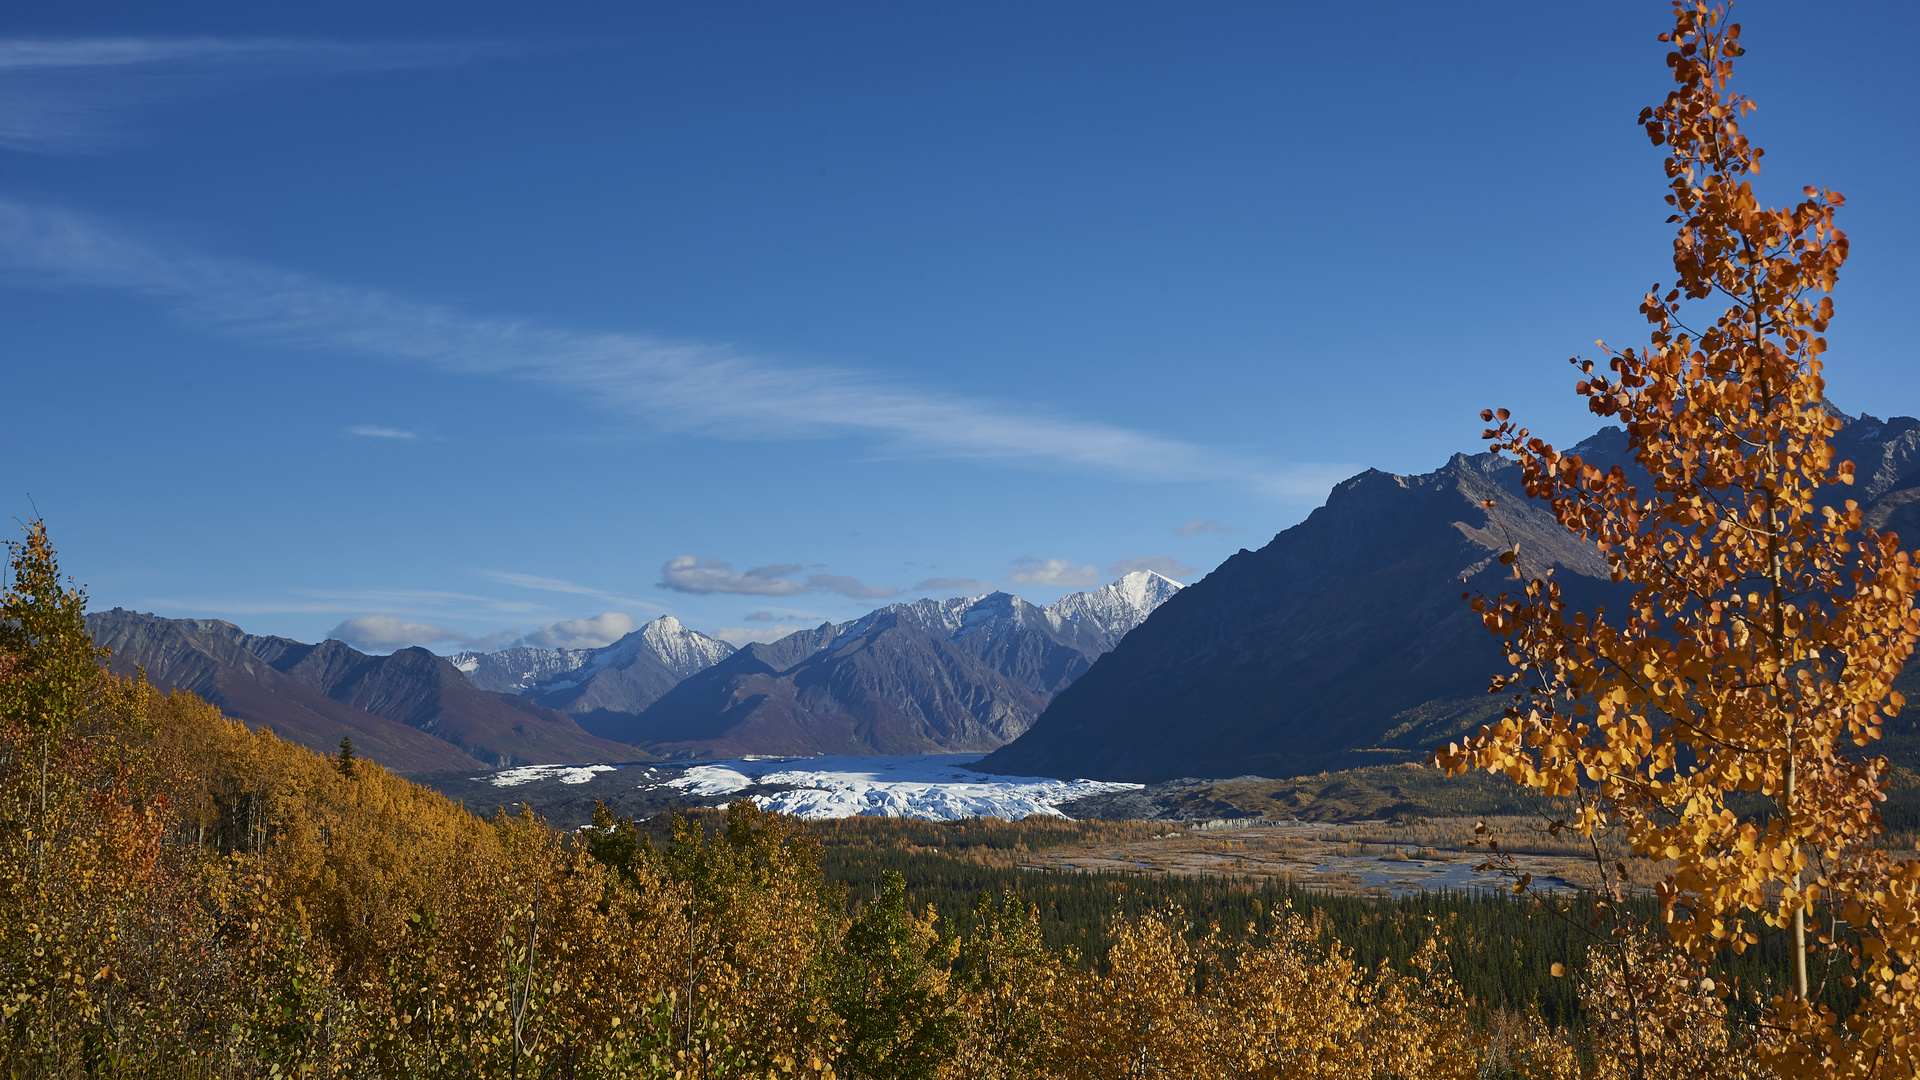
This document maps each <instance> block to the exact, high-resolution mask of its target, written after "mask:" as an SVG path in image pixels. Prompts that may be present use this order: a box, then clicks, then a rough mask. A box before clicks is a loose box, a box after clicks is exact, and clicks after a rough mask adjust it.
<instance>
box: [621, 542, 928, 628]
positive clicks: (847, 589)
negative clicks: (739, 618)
mask: <svg viewBox="0 0 1920 1080" xmlns="http://www.w3.org/2000/svg"><path fill="white" fill-rule="evenodd" d="M800 570H801V566H800V564H799V563H774V564H772V565H770V566H755V567H752V568H750V569H747V570H739V571H736V570H734V568H733V564H732V563H730V562H728V561H726V560H725V559H717V558H711V557H709V558H700V557H698V556H695V555H679V556H675V557H674V558H671V559H668V560H667V562H666V565H664V566H662V567H661V568H660V583H659V587H660V588H662V589H672V590H673V591H674V592H683V593H700V594H707V593H731V594H733V595H736V596H799V595H800V594H801V593H814V592H827V593H838V594H840V595H841V596H845V597H848V598H850V599H854V600H885V599H888V598H890V597H894V596H898V595H900V590H899V589H896V588H893V587H891V586H887V585H868V584H866V583H865V582H863V581H861V580H860V579H859V578H851V577H848V576H846V575H845V574H808V575H807V576H806V578H805V579H803V580H796V579H795V578H794V577H793V576H792V575H794V574H797V573H799V572H800ZM769 617H771V616H769ZM748 618H749V619H752V618H753V616H751V615H749V616H748Z"/></svg>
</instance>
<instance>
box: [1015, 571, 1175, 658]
mask: <svg viewBox="0 0 1920 1080" xmlns="http://www.w3.org/2000/svg"><path fill="white" fill-rule="evenodd" d="M1182 588H1184V586H1182V585H1181V584H1180V583H1179V582H1177V581H1175V580H1173V579H1172V578H1169V577H1162V576H1161V575H1159V574H1156V573H1154V572H1153V571H1151V570H1135V571H1134V572H1133V573H1131V574H1128V575H1126V576H1125V577H1122V578H1121V579H1120V580H1119V581H1116V582H1114V583H1113V584H1111V585H1104V586H1102V587H1100V588H1098V589H1095V590H1094V591H1092V592H1083V593H1074V594H1073V595H1071V596H1063V597H1061V598H1060V599H1059V600H1058V601H1056V602H1054V603H1052V604H1049V605H1048V606H1047V607H1046V608H1044V609H1043V610H1044V611H1045V612H1046V613H1047V618H1048V619H1050V620H1052V621H1053V624H1054V625H1055V626H1060V625H1062V624H1065V623H1078V622H1092V623H1094V624H1096V625H1097V626H1099V628H1100V629H1101V630H1104V631H1106V632H1107V633H1109V634H1112V635H1113V638H1114V640H1115V641H1118V640H1119V639H1120V638H1122V637H1125V636H1126V634H1127V631H1129V630H1131V629H1133V628H1134V627H1136V626H1139V625H1140V624H1141V623H1143V622H1146V621H1147V616H1149V615H1151V614H1153V609H1155V608H1157V607H1159V606H1160V605H1161V604H1164V603H1166V602H1167V601H1168V600H1170V599H1172V598H1173V594H1174V593H1177V592H1179V591H1180V590H1181V589H1182Z"/></svg>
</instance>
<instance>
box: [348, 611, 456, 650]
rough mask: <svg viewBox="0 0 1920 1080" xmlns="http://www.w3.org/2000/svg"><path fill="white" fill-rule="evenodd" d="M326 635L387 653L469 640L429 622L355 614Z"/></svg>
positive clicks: (359, 646)
mask: <svg viewBox="0 0 1920 1080" xmlns="http://www.w3.org/2000/svg"><path fill="white" fill-rule="evenodd" d="M327 636H328V637H330V638H335V639H337V640H340V641H344V642H346V643H347V644H349V645H351V646H353V647H354V648H356V649H359V650H360V651H361V652H369V653H390V652H393V651H394V650H396V649H406V648H411V647H413V646H415V645H440V644H445V643H447V642H453V643H455V644H460V645H464V644H467V643H468V642H469V641H471V640H472V639H471V638H469V637H467V635H465V634H463V633H461V632H460V631H458V630H449V629H447V628H446V627H444V626H435V625H433V624H432V623H418V622H408V621H407V620H405V619H397V618H395V617H393V616H392V615H356V616H354V617H353V618H351V619H343V620H342V621H341V623H340V625H338V626H336V627H334V628H333V629H332V630H329V631H327Z"/></svg>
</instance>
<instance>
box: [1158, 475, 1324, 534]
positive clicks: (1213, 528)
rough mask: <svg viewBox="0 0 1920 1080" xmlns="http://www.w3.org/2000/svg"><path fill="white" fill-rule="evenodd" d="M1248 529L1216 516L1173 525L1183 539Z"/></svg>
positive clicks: (1174, 531)
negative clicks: (1229, 523)
mask: <svg viewBox="0 0 1920 1080" xmlns="http://www.w3.org/2000/svg"><path fill="white" fill-rule="evenodd" d="M1339 468H1345V466H1339ZM1339 479H1341V478H1339V477H1336V478H1334V479H1333V480H1329V481H1328V485H1329V486H1331V485H1332V484H1333V483H1335V482H1336V481H1337V480H1339ZM1246 531H1247V530H1246V527H1245V526H1242V525H1222V524H1220V522H1219V520H1218V519H1216V518H1208V519H1207V520H1205V521H1201V520H1200V519H1199V518H1193V519H1191V520H1190V521H1188V522H1187V523H1186V524H1185V525H1175V526H1174V527H1173V534H1174V535H1175V536H1178V537H1179V538H1180V539H1182V540H1185V539H1187V538H1188V537H1192V536H1198V535H1200V534H1201V533H1223V534H1224V533H1243V532H1246Z"/></svg>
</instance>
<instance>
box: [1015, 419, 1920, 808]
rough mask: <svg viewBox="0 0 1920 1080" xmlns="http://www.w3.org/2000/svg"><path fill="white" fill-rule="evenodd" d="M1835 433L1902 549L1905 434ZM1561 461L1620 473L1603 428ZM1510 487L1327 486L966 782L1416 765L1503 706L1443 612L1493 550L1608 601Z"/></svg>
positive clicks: (1156, 619) (1467, 626)
mask: <svg viewBox="0 0 1920 1080" xmlns="http://www.w3.org/2000/svg"><path fill="white" fill-rule="evenodd" d="M1837 415H1838V414H1837ZM1845 419H1846V424H1845V426H1844V427H1843V429H1842V430H1841V431H1840V433H1839V434H1838V435H1837V436H1836V437H1835V439H1834V446H1835V449H1836V451H1837V452H1838V454H1839V455H1840V457H1842V458H1846V459H1851V460H1852V461H1854V462H1855V464H1856V466H1857V476H1858V478H1857V480H1856V482H1855V485H1854V487H1853V488H1852V489H1851V490H1850V491H1848V492H1846V494H1845V497H1849V498H1853V499H1856V500H1858V501H1859V502H1860V504H1861V506H1862V507H1863V508H1864V509H1865V511H1866V514H1865V516H1866V518H1867V520H1868V521H1869V522H1870V523H1871V524H1873V525H1874V526H1875V527H1877V528H1881V529H1891V530H1893V531H1896V532H1898V533H1900V534H1901V536H1902V537H1904V538H1906V543H1907V546H1908V547H1910V548H1911V547H1913V546H1914V543H1913V542H1914V541H1916V540H1920V421H1917V420H1914V419H1913V418H1911V417H1899V418H1896V419H1893V420H1886V421H1882V420H1879V419H1876V418H1874V417H1871V416H1861V417H1847V418H1845ZM1574 452H1576V453H1579V454H1581V455H1582V456H1584V457H1585V458H1586V459H1587V460H1588V461H1589V462H1590V463H1592V464H1595V465H1598V466H1600V467H1601V468H1607V467H1609V466H1611V465H1616V464H1617V465H1620V466H1621V467H1622V468H1623V469H1624V470H1626V471H1627V472H1628V473H1629V475H1630V476H1631V475H1632V474H1634V473H1636V472H1638V468H1637V466H1636V465H1635V464H1634V463H1633V462H1632V460H1631V458H1630V457H1629V455H1628V446H1627V441H1626V435H1625V433H1624V432H1622V431H1621V430H1620V429H1618V428H1608V429H1605V430H1603V431H1601V432H1600V433H1599V434H1597V435H1595V436H1594V437H1593V438H1591V439H1588V440H1587V441H1585V442H1583V443H1581V444H1580V445H1579V446H1577V447H1575V448H1574ZM1641 475H1642V476H1644V474H1641ZM1519 478H1520V469H1519V466H1517V465H1515V464H1513V463H1512V462H1510V461H1506V460H1504V459H1501V458H1499V457H1496V456H1494V455H1491V454H1480V455H1474V456H1468V455H1455V456H1454V457H1453V459H1452V460H1450V461H1449V462H1447V464H1446V465H1444V466H1443V467H1441V468H1440V469H1438V470H1436V471H1434V472H1430V473H1426V474H1423V475H1418V476H1398V475H1393V474H1390V473H1385V472H1380V471H1377V470H1369V471H1367V472H1364V473H1361V474H1360V475H1358V476H1355V477H1353V478H1351V479H1349V480H1346V481H1344V482H1342V483H1340V484H1339V485H1337V486H1335V488H1334V489H1333V491H1332V493H1331V494H1330V495H1329V496H1328V498H1327V501H1326V504H1325V505H1324V506H1322V507H1320V508H1319V509H1317V510H1315V511H1314V512H1313V513H1312V514H1310V515H1308V517H1307V519H1306V520H1305V521H1302V522H1301V523H1300V524H1298V525H1295V526H1293V527H1292V528H1290V529H1287V530H1286V531H1284V532H1282V533H1280V534H1279V535H1277V536H1275V537H1274V538H1273V541H1272V542H1271V543H1269V544H1267V545H1266V546H1265V547H1262V548H1260V549H1259V550H1258V551H1248V550H1245V549H1242V550H1241V551H1240V552H1239V553H1238V554H1236V555H1234V556H1232V557H1231V558H1229V559H1228V560H1227V561H1226V562H1225V563H1223V564H1222V565H1221V566H1220V567H1219V568H1217V569H1215V570H1214V571H1213V572H1212V573H1210V574H1208V575H1207V576H1206V577H1205V578H1203V579H1201V580H1200V581H1198V582H1195V583H1194V584H1193V585H1191V586H1189V587H1187V588H1185V589H1182V590H1181V591H1180V593H1179V595H1177V596H1174V597H1173V598H1172V599H1170V600H1169V601H1168V602H1167V603H1166V604H1165V605H1164V606H1163V607H1161V608H1160V609H1159V610H1158V611H1156V612H1154V614H1153V617H1152V618H1151V619H1148V620H1147V621H1146V622H1145V624H1143V625H1142V626H1141V627H1140V628H1139V629H1137V630H1135V631H1134V632H1133V633H1131V634H1129V635H1127V637H1126V638H1125V640H1123V641H1121V642H1120V643H1119V645H1118V647H1117V648H1115V649H1114V650H1113V651H1112V652H1109V653H1107V654H1106V655H1104V656H1102V657H1100V659H1099V661H1098V662H1096V663H1095V664H1094V665H1093V666H1092V668H1091V669H1090V670H1089V671H1088V672H1087V673H1086V674H1085V675H1083V676H1082V677H1080V678H1079V679H1077V680H1075V681H1074V683H1073V685H1071V686H1069V687H1067V688H1066V689H1065V690H1064V691H1063V692H1061V693H1060V695H1059V696H1058V697H1057V698H1055V699H1054V700H1053V702H1052V703H1051V704H1050V705H1049V706H1048V707H1047V709H1046V711H1045V712H1044V713H1043V714H1042V715H1041V717H1040V718H1039V720H1038V721H1037V722H1036V723H1035V724H1034V725H1033V727H1032V729H1031V730H1029V731H1028V732H1027V733H1026V734H1024V735H1023V736H1021V737H1020V738H1019V739H1018V740H1017V741H1015V742H1013V743H1012V744H1011V745H1008V746H1005V747H1003V748H1001V749H999V750H997V751H995V752H994V753H992V754H991V755H989V756H988V757H987V758H986V759H985V760H984V761H983V762H982V764H981V767H982V768H984V769H988V770H991V771H995V772H1003V773H1013V774H1021V775H1040V776H1057V777H1082V776H1084V777H1093V778H1097V779H1103V780H1131V781H1141V782H1152V781H1157V780H1167V779H1172V778H1176V777H1184V776H1195V777H1208V776H1211V777H1222V776H1239V775H1245V774H1258V775H1261V776H1269V777H1289V776H1297V775H1302V774H1306V773H1312V772H1319V771H1323V770H1328V769H1337V768H1346V767H1350V766H1356V765H1362V764H1369V763H1379V762H1392V761H1404V760H1418V759H1419V758H1421V757H1423V756H1424V755H1425V752H1426V750H1427V749H1428V748H1429V747H1431V746H1434V745H1436V744H1438V743H1443V742H1445V741H1446V740H1447V739H1449V738H1452V737H1455V736H1457V735H1459V734H1461V733H1463V732H1466V731H1470V730H1472V729H1474V728H1475V727H1477V726H1478V725H1479V724H1480V723H1482V722H1484V720H1485V719H1486V718H1488V717H1490V716H1493V715H1496V714H1498V712H1499V711H1500V709H1501V708H1502V707H1503V705H1504V704H1505V698H1503V697H1496V696H1492V695H1489V694H1487V693H1486V692H1485V690H1486V686H1487V682H1488V679H1489V677H1490V676H1492V675H1493V674H1494V673H1495V672H1497V671H1501V670H1504V664H1503V661H1502V659H1501V655H1500V650H1499V648H1498V647H1497V643H1496V641H1495V639H1494V638H1493V637H1492V636H1491V635H1489V634H1488V633H1487V632H1486V631H1485V630H1484V629H1483V628H1482V627H1481V625H1480V622H1479V619H1478V617H1477V616H1475V615H1474V614H1473V613H1472V612H1471V611H1470V610H1469V609H1468V607H1467V605H1466V604H1465V603H1463V602H1462V601H1461V597H1460V594H1461V593H1462V592H1463V591H1465V590H1478V591H1480V592H1482V593H1485V594H1487V595H1489V596H1491V595H1494V594H1497V593H1499V592H1500V591H1501V590H1503V589H1505V588H1508V587H1509V586H1510V584H1511V582H1512V578H1513V573H1512V569H1511V568H1509V567H1505V566H1502V565H1501V564H1500V563H1499V562H1498V561H1497V556H1498V555H1499V553H1500V552H1501V551H1502V550H1504V549H1505V548H1506V547H1508V546H1509V545H1510V544H1511V543H1512V542H1515V541H1518V542H1519V545H1520V571H1521V573H1522V574H1524V575H1525V576H1527V577H1533V576H1536V575H1539V574H1541V573H1543V572H1544V571H1546V570H1548V569H1553V570H1554V571H1555V572H1556V578H1555V579H1556V580H1557V581H1558V582H1559V583H1560V586H1561V588H1562V590H1563V592H1564V594H1565V596H1566V599H1567V603H1568V606H1569V608H1571V609H1574V610H1583V609H1591V608H1592V607H1594V606H1596V605H1601V604H1605V603H1607V602H1608V601H1609V600H1617V599H1618V598H1619V597H1620V596H1621V595H1623V593H1622V592H1621V588H1622V587H1621V586H1616V585H1613V584H1612V583H1611V582H1610V581H1609V580H1608V574H1607V570H1606V566H1605V563H1604V561H1603V560H1602V558H1601V556H1600V553H1599V552H1598V550H1597V549H1595V548H1594V547H1593V546H1591V545H1589V544H1586V543H1584V542H1582V541H1579V540H1577V539H1576V538H1575V537H1573V536H1572V535H1571V534H1569V533H1567V532H1566V531H1565V530H1564V529H1562V528H1560V526H1559V525H1558V524H1557V523H1556V522H1555V521H1554V519H1553V517H1552V515H1551V514H1550V513H1549V512H1548V511H1547V509H1546V508H1545V507H1544V506H1542V505H1540V504H1538V503H1536V502H1534V501H1532V500H1529V499H1527V498H1526V497H1525V496H1524V494H1523V493H1522V492H1521V490H1520V487H1519ZM1487 499H1493V500H1494V505H1493V507H1492V508H1491V509H1489V508H1486V507H1484V506H1483V505H1482V502H1483V500H1487ZM1462 579H1465V580H1466V582H1467V584H1466V585H1464V586H1463V585H1462V584H1461V582H1462Z"/></svg>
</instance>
